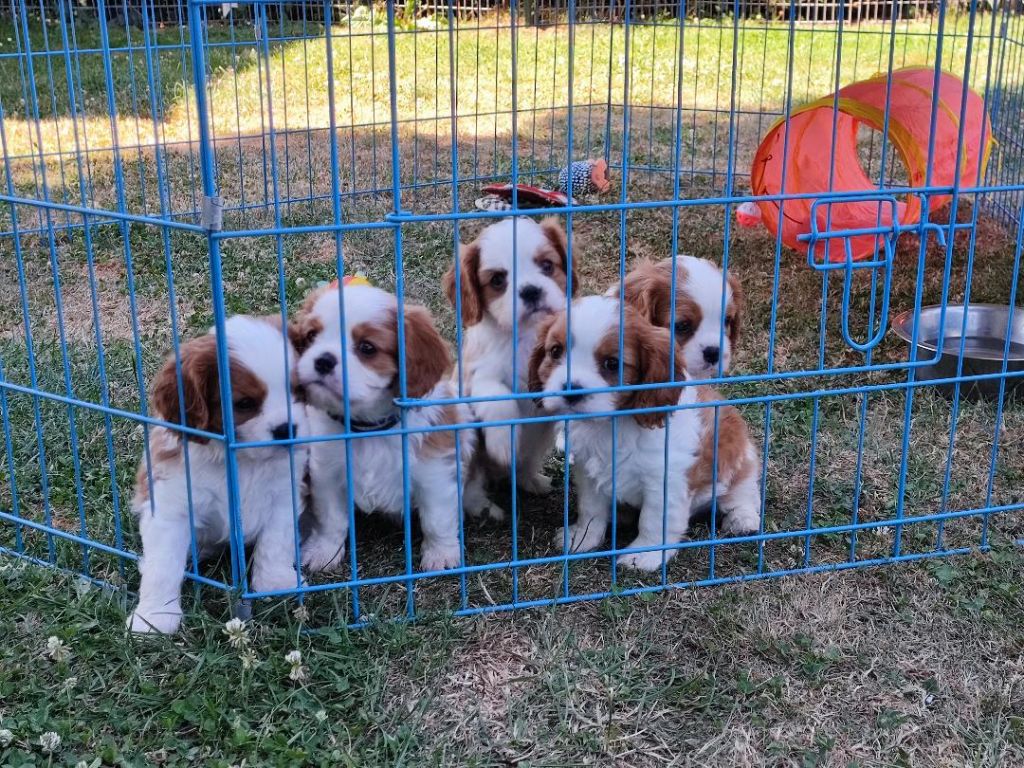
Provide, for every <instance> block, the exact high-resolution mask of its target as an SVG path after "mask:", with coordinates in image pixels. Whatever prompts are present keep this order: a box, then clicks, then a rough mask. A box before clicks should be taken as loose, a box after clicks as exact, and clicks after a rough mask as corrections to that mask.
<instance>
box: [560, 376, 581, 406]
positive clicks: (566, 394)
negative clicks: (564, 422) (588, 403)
mask: <svg viewBox="0 0 1024 768" xmlns="http://www.w3.org/2000/svg"><path fill="white" fill-rule="evenodd" d="M576 389H582V387H581V386H580V385H579V384H578V383H577V382H575V381H571V382H569V384H568V385H566V386H564V387H562V399H563V400H565V402H567V403H569V405H572V404H573V403H578V402H579V401H580V400H582V399H583V398H584V397H586V395H584V394H581V393H577V392H574V391H573V390H576Z"/></svg>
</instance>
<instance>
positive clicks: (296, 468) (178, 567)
mask: <svg viewBox="0 0 1024 768" xmlns="http://www.w3.org/2000/svg"><path fill="white" fill-rule="evenodd" d="M225 330H226V331H227V343H228V354H229V356H230V361H231V370H230V380H231V396H232V402H231V404H230V407H231V408H232V413H233V418H234V424H235V435H236V438H237V439H238V440H239V441H242V442H257V441H265V440H285V439H288V438H290V437H292V436H294V435H295V434H297V433H302V432H303V431H304V430H305V406H303V405H302V404H301V403H299V402H297V401H296V400H295V398H294V397H293V395H292V389H291V386H290V382H289V376H288V368H289V365H290V364H292V363H294V351H293V350H292V347H291V344H290V343H289V341H288V339H287V337H286V336H285V335H284V334H282V332H281V330H280V321H279V320H278V321H277V322H276V323H275V322H274V318H256V317H245V316H236V317H232V318H230V319H228V321H227V323H226V326H225ZM179 353H180V375H181V390H180V391H179V388H178V370H179V363H176V362H175V358H174V356H171V357H169V358H168V359H167V361H166V362H165V363H164V365H163V367H162V368H161V370H160V372H159V373H158V374H157V376H156V379H155V380H154V382H153V386H152V389H151V392H150V398H151V402H152V410H153V413H154V414H155V415H156V416H158V417H159V418H161V419H163V420H164V421H167V422H175V423H179V424H180V423H182V414H183V415H184V424H185V425H186V426H188V427H192V428H194V429H199V430H203V431H205V432H211V433H214V434H221V433H223V424H222V411H221V397H220V376H219V374H218V368H217V338H216V336H215V335H214V333H213V331H211V332H210V333H209V334H207V335H206V336H201V337H199V338H197V339H193V340H191V341H188V342H186V343H185V344H182V345H181V347H180V350H179ZM289 454H291V456H289ZM305 464H306V449H305V448H304V447H302V446H295V447H294V448H292V449H291V450H289V449H288V448H287V447H285V446H282V447H277V446H269V447H261V448H243V449H240V450H239V451H238V452H237V466H238V506H239V509H240V515H241V523H242V533H243V536H244V539H245V542H246V543H247V544H249V543H251V544H253V545H254V548H253V555H252V570H251V573H250V581H249V586H250V587H251V588H252V589H254V590H256V591H260V592H266V591H274V590H285V589H290V588H295V587H297V586H299V585H300V584H301V582H300V580H299V575H298V574H299V571H298V569H297V568H296V567H295V556H296V551H297V549H296V540H295V539H296V537H295V531H296V525H295V515H296V513H297V511H298V510H299V509H300V506H299V505H300V499H301V488H300V484H301V480H302V473H303V470H304V468H305ZM190 505H191V516H190V514H189V507H190ZM132 511H133V512H134V513H135V514H136V515H137V516H138V518H139V531H140V533H141V536H142V559H141V561H140V562H139V571H140V572H141V574H142V583H141V585H140V587H139V605H138V607H137V608H136V609H135V612H134V613H133V614H132V615H131V617H130V618H129V620H128V626H129V628H130V629H131V630H132V631H134V632H174V631H176V630H177V629H178V626H179V624H180V623H181V583H182V575H183V572H184V570H185V566H186V563H187V560H188V557H189V555H190V553H191V552H192V551H193V548H192V535H193V531H194V534H195V550H194V551H195V552H196V553H197V554H198V555H199V557H200V558H202V557H204V556H207V555H209V554H211V553H212V551H214V549H215V548H216V547H218V546H221V545H223V544H225V543H226V542H227V541H228V535H229V529H230V527H229V519H228V518H229V510H228V492H227V475H226V470H225V457H224V446H223V444H222V443H220V442H218V441H215V440H207V439H205V438H202V437H199V436H192V435H189V436H188V437H187V439H186V438H185V437H183V435H182V433H180V432H177V431H175V430H172V429H168V428H166V427H153V428H152V429H151V430H150V432H149V445H148V451H147V453H146V455H144V456H143V458H142V461H141V463H140V466H139V470H138V474H137V476H136V483H135V497H134V499H133V501H132ZM190 517H191V520H190Z"/></svg>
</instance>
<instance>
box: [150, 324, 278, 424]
mask: <svg viewBox="0 0 1024 768" xmlns="http://www.w3.org/2000/svg"><path fill="white" fill-rule="evenodd" d="M180 354H181V386H182V392H181V394H182V397H181V400H183V401H184V405H185V420H184V424H185V426H188V427H192V428H193V429H201V430H203V431H204V432H214V433H218V434H223V432H224V420H223V415H222V413H221V400H220V375H219V372H218V370H217V338H216V337H215V336H213V335H212V334H210V335H206V336H200V337H199V338H197V339H192V340H191V341H187V342H185V343H184V344H183V345H182V346H181V348H180ZM231 393H232V399H233V400H234V401H235V402H238V401H240V400H243V399H246V398H248V399H251V400H253V401H254V402H255V405H256V407H255V408H250V409H238V408H236V409H235V425H236V426H239V425H241V424H244V423H245V422H247V421H248V420H249V419H251V418H253V417H254V416H255V415H256V414H257V413H258V412H259V409H260V407H261V406H262V404H263V400H264V399H265V398H266V396H267V387H266V385H265V384H264V383H263V381H262V380H261V379H260V378H259V377H258V376H256V375H255V374H254V373H253V372H252V371H250V370H249V369H248V368H246V367H245V366H244V365H242V364H241V363H239V362H238V361H237V360H235V359H234V358H231ZM150 402H151V403H152V408H153V411H154V412H155V413H156V414H157V415H158V416H159V417H160V418H162V419H163V420H164V421H170V422H173V423H175V424H181V423H182V419H181V409H180V407H179V397H178V375H177V366H176V365H175V360H174V356H173V355H171V356H170V357H168V358H167V360H166V361H165V362H164V365H163V367H162V368H161V369H160V371H159V373H157V375H156V378H155V379H154V380H153V386H152V388H151V392H150ZM189 439H191V440H195V441H197V442H206V440H205V439H204V438H200V437H190V438H189Z"/></svg>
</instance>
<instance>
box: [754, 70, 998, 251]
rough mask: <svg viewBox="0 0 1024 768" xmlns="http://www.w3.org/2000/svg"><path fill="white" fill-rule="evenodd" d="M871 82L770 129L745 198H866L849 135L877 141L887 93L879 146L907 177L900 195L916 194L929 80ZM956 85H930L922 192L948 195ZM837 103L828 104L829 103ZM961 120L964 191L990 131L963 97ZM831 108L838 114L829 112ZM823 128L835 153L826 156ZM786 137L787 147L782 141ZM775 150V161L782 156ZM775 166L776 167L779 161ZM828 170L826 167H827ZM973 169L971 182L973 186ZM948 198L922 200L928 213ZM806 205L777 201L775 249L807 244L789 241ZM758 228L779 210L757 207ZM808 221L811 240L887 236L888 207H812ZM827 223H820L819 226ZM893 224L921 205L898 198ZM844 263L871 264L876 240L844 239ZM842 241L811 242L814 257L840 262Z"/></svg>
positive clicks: (802, 226) (948, 79) (975, 99)
mask: <svg viewBox="0 0 1024 768" xmlns="http://www.w3.org/2000/svg"><path fill="white" fill-rule="evenodd" d="M889 82H890V80H889V78H887V76H886V75H879V76H877V77H873V78H871V79H869V80H864V81H861V82H859V83H852V84H850V85H847V86H846V87H844V88H841V89H840V90H839V92H838V94H832V95H829V96H826V97H825V98H823V99H819V100H817V101H813V102H811V103H809V104H805V105H804V106H802V107H799V108H798V109H796V110H794V112H793V113H792V115H791V116H790V118H789V119H788V120H785V119H783V120H780V121H779V122H777V123H776V124H775V125H774V126H772V128H771V129H770V130H769V131H768V134H767V135H766V136H765V137H764V140H763V141H762V142H761V146H760V147H758V149H757V153H756V154H755V155H754V164H753V167H752V168H751V171H750V183H751V188H752V190H753V193H754V194H755V195H776V194H780V193H782V192H783V188H782V186H783V175H785V187H786V188H785V190H784V191H785V193H786V194H804V193H825V192H840V193H841V192H874V191H876V190H877V189H878V185H877V184H876V183H875V182H872V181H871V180H870V179H869V178H868V176H867V173H865V171H864V168H863V167H862V166H861V162H860V159H859V157H858V150H857V129H858V127H859V126H860V124H861V123H864V124H865V125H868V126H870V127H871V128H874V129H875V130H877V131H882V130H883V129H884V125H885V108H886V98H887V91H889V92H890V93H891V95H890V96H889V141H890V143H891V145H892V146H893V147H894V148H895V150H896V153H897V154H898V155H899V157H900V159H901V160H902V162H903V165H904V167H905V168H906V170H907V174H908V176H909V180H908V183H907V186H910V187H923V186H924V185H925V177H926V174H927V169H928V162H929V160H928V139H929V135H930V130H929V129H930V128H932V126H931V115H932V92H933V87H934V83H935V70H934V69H932V68H931V67H911V68H907V69H900V70H897V71H895V72H893V73H892V75H891V83H892V85H891V89H890V87H889V86H888V83H889ZM964 94H965V91H964V84H963V81H962V80H961V79H960V78H958V77H956V76H955V75H951V74H949V73H948V72H943V73H941V75H940V77H939V91H938V98H939V104H938V109H937V111H936V116H935V125H934V131H935V147H934V150H933V155H932V160H931V166H932V176H931V185H932V186H937V187H942V186H952V185H953V184H954V182H955V179H956V174H957V169H956V167H955V166H956V156H957V140H958V138H959V136H960V113H961V106H962V101H961V99H962V98H963V97H964ZM837 97H838V98H837ZM966 99H967V106H966V110H964V126H963V142H964V144H963V154H962V156H961V163H960V184H961V186H965V187H974V186H977V184H978V183H979V179H981V180H984V174H985V167H986V166H987V164H988V158H989V154H990V152H991V149H992V144H993V140H992V132H991V129H990V121H989V120H988V116H987V115H986V114H985V104H984V101H983V100H982V98H981V97H980V96H979V95H978V94H977V93H975V92H974V91H973V90H971V89H967V90H966ZM836 104H838V114H835V113H834V111H833V107H834V106H835V105H836ZM833 124H834V130H835V147H834V149H831V150H830V148H831V147H832V137H833ZM787 134H788V137H787ZM784 149H785V151H784ZM784 156H785V164H783V158H784ZM830 160H831V162H830ZM979 168H980V171H981V173H980V176H979ZM949 199H950V198H949V196H933V197H931V198H929V209H930V210H935V209H937V208H940V207H942V206H943V205H944V204H945V203H947V202H948V201H949ZM813 204H814V199H810V198H805V199H798V200H786V201H785V205H784V206H783V217H782V242H783V243H785V244H786V245H787V246H789V247H790V248H793V249H794V250H796V251H799V252H800V253H806V252H807V243H806V242H801V241H800V240H798V239H797V238H798V236H800V235H806V234H808V233H810V231H811V216H812V206H813ZM758 206H759V207H760V209H761V220H762V221H763V222H764V225H765V226H766V227H767V228H768V230H769V231H770V232H771V233H772V234H773V235H774V234H776V233H777V231H778V225H779V206H780V202H779V201H767V202H759V203H758ZM813 215H815V216H816V217H817V219H818V222H817V224H818V227H817V228H818V231H819V232H826V231H832V232H836V231H840V230H855V229H877V228H878V227H888V226H889V225H891V224H892V223H893V222H892V219H893V211H892V205H891V202H889V203H885V202H879V201H878V200H861V201H851V202H833V203H832V204H831V205H825V204H824V203H822V204H821V205H819V206H818V207H817V208H816V209H815V210H814V213H813ZM829 215H830V216H831V218H830V220H829V221H826V218H827V217H828V216H829ZM896 216H897V218H898V221H899V223H900V224H902V225H905V224H911V223H914V222H917V221H919V220H920V217H921V200H920V198H919V197H918V196H917V195H907V196H906V198H905V199H904V200H902V201H898V202H897V206H896ZM847 239H848V241H849V245H850V252H851V255H852V257H853V258H854V259H856V260H861V259H866V258H870V257H872V256H874V254H875V251H876V250H877V248H878V247H879V246H880V245H881V240H880V239H879V238H878V237H877V236H876V235H874V234H866V235H855V236H851V237H849V238H847ZM843 240H844V239H843V238H836V239H825V240H822V241H820V243H819V245H818V251H817V254H818V255H819V256H818V257H819V258H820V257H821V256H820V254H822V252H824V257H825V258H827V259H828V260H830V261H833V262H835V261H844V260H845V259H846V249H845V247H844V242H843Z"/></svg>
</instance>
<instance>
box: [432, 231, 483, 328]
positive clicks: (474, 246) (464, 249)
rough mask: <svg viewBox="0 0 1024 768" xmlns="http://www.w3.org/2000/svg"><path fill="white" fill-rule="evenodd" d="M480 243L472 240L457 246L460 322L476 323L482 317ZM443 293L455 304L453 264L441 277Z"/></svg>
mask: <svg viewBox="0 0 1024 768" xmlns="http://www.w3.org/2000/svg"><path fill="white" fill-rule="evenodd" d="M479 269H480V245H479V243H477V241H476V240H474V241H473V242H472V243H469V244H468V245H465V244H464V245H462V246H461V247H460V248H459V294H460V296H461V299H462V307H461V309H462V324H463V325H466V326H469V325H476V324H477V323H479V322H480V321H481V320H483V317H484V300H483V296H482V294H481V287H480V276H479V275H478V274H477V273H478V271H479ZM442 284H443V287H444V294H445V296H447V297H448V301H449V302H451V305H452V306H453V307H454V306H455V266H454V265H452V266H451V267H449V268H448V271H447V272H445V273H444V278H443V279H442Z"/></svg>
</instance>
